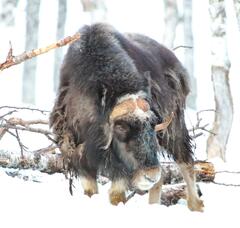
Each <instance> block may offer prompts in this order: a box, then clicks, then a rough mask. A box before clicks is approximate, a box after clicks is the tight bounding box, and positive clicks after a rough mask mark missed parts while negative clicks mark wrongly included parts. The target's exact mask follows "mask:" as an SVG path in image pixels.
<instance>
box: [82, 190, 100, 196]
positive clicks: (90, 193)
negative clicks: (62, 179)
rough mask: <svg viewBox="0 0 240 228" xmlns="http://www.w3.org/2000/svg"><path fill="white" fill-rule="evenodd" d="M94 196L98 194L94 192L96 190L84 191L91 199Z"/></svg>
mask: <svg viewBox="0 0 240 228" xmlns="http://www.w3.org/2000/svg"><path fill="white" fill-rule="evenodd" d="M94 194H97V192H96V191H94V190H90V189H88V190H84V195H87V196H89V197H90V198H91V197H92V195H94Z"/></svg>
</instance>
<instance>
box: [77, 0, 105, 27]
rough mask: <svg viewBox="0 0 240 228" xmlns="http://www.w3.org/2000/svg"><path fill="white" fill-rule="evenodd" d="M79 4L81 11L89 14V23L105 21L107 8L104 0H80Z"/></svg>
mask: <svg viewBox="0 0 240 228" xmlns="http://www.w3.org/2000/svg"><path fill="white" fill-rule="evenodd" d="M81 2H82V6H83V11H84V12H88V13H89V14H90V17H91V23H94V22H96V21H98V22H100V21H106V12H107V8H106V5H105V2H104V0H81Z"/></svg>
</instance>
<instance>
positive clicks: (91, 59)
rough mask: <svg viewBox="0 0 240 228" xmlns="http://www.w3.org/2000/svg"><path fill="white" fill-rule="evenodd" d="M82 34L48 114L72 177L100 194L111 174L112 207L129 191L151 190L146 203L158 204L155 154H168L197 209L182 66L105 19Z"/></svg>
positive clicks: (157, 47)
mask: <svg viewBox="0 0 240 228" xmlns="http://www.w3.org/2000/svg"><path fill="white" fill-rule="evenodd" d="M79 32H80V34H81V38H80V39H79V40H78V41H76V42H74V43H72V44H71V45H70V47H69V49H68V51H67V54H66V56H65V59H64V62H63V64H62V67H61V72H60V74H61V75H60V85H59V89H58V95H57V99H56V101H55V105H54V107H53V110H52V112H51V116H50V125H51V127H52V129H53V132H54V134H55V138H56V141H57V143H58V145H59V148H60V150H61V152H62V154H63V157H64V164H65V167H66V170H67V171H68V173H69V174H70V176H71V177H80V180H81V183H82V187H83V189H84V193H85V194H87V195H88V196H91V195H93V194H95V193H97V192H98V187H97V182H96V179H97V177H98V175H104V176H106V177H108V178H109V179H110V180H111V181H112V185H111V188H110V189H109V198H110V202H111V203H112V204H115V205H116V204H118V203H119V202H126V191H128V190H135V191H138V190H140V191H149V203H159V202H160V192H161V185H162V179H163V178H162V177H163V175H162V174H161V167H160V161H159V155H160V154H164V153H166V154H167V155H168V156H170V157H172V158H173V159H174V160H175V161H176V163H177V164H178V165H179V168H180V170H181V172H182V174H183V177H184V179H185V181H186V183H187V190H188V207H189V208H190V209H191V210H197V211H201V210H202V208H203V202H202V201H201V200H200V199H199V197H198V195H197V193H196V189H195V177H194V171H193V154H192V148H191V138H190V136H189V134H188V131H187V128H186V125H185V120H184V108H185V99H186V96H187V94H188V92H189V87H188V82H187V77H188V76H187V73H186V71H185V69H184V67H183V66H182V65H181V63H180V62H179V60H178V59H177V58H176V56H175V55H174V54H173V53H172V52H171V51H170V50H168V49H167V48H166V47H164V46H162V45H160V44H159V43H157V42H156V41H154V40H152V39H150V38H148V37H146V36H143V35H139V34H121V33H119V32H118V31H116V30H115V29H114V28H113V27H111V26H110V25H106V24H94V25H91V26H84V27H83V28H82V29H80V31H79ZM70 180H71V179H70Z"/></svg>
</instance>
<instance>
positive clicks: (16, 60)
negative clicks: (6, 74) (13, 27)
mask: <svg viewBox="0 0 240 228" xmlns="http://www.w3.org/2000/svg"><path fill="white" fill-rule="evenodd" d="M79 38H80V33H79V32H77V33H76V34H74V35H73V36H68V37H66V38H64V39H61V40H59V41H57V42H55V43H53V44H50V45H48V46H47V47H43V48H38V49H34V50H31V51H28V52H24V53H22V54H21V55H18V56H14V55H13V49H12V45H11V43H10V48H9V51H8V55H7V58H6V61H5V62H3V63H0V71H3V70H5V69H7V68H9V67H11V66H14V65H17V64H20V63H22V62H24V61H26V60H28V59H31V58H33V57H36V56H38V55H41V54H44V53H46V52H49V51H50V50H53V49H55V48H59V47H62V46H65V45H67V44H70V43H73V42H75V41H76V40H78V39H79Z"/></svg>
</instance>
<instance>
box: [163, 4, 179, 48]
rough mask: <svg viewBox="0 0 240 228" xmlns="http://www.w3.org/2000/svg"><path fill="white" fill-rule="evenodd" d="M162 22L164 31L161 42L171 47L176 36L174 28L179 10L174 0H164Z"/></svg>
mask: <svg viewBox="0 0 240 228" xmlns="http://www.w3.org/2000/svg"><path fill="white" fill-rule="evenodd" d="M163 2H164V12H165V16H164V22H165V31H164V36H163V44H164V45H166V46H167V47H168V48H173V45H174V40H175V37H176V28H177V24H178V22H179V12H178V5H177V1H176V0H164V1H163Z"/></svg>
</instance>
